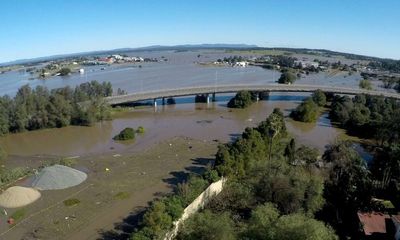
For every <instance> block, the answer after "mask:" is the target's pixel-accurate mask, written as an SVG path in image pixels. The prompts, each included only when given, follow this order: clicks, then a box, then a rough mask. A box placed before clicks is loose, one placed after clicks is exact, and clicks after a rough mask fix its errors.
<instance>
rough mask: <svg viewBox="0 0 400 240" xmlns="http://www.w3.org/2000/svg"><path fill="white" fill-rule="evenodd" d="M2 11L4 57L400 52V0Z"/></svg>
mask: <svg viewBox="0 0 400 240" xmlns="http://www.w3.org/2000/svg"><path fill="white" fill-rule="evenodd" d="M0 16H1V19H0V27H1V28H0V29H1V32H0V62H5V61H10V60H15V59H21V58H32V57H40V56H48V55H54V54H62V53H73V52H81V51H91V50H104V49H114V48H122V47H141V46H148V45H175V44H197V43H247V44H257V45H259V46H263V47H278V46H281V47H306V48H324V49H330V50H337V51H344V52H351V53H358V54H365V55H372V56H379V57H389V58H396V59H400V27H399V25H400V1H399V0H374V1H371V0H363V1H357V0H352V1H348V0H331V1H324V0H308V1H305V0H297V1H294V0H293V1H289V0H280V1H279V0H275V1H268V0H260V1H257V0H252V1H244V0H241V1H236V0H230V1H222V0H212V1H211V0H201V1H194V0H193V1H190V0H181V1H179V0H159V1H155V0H146V1H143V0H135V1H134V0H113V1H111V0H85V1H78V0H67V1H61V0H35V1H34V0H17V1H15V0H2V1H1V3H0Z"/></svg>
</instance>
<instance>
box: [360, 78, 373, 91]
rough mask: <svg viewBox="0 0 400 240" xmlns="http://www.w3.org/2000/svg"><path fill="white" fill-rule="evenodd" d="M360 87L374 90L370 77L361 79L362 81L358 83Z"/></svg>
mask: <svg viewBox="0 0 400 240" xmlns="http://www.w3.org/2000/svg"><path fill="white" fill-rule="evenodd" d="M358 85H359V86H360V88H362V89H366V90H372V84H371V81H369V80H368V79H361V80H360V83H359V84H358Z"/></svg>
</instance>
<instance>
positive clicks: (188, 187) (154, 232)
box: [131, 175, 208, 240]
mask: <svg viewBox="0 0 400 240" xmlns="http://www.w3.org/2000/svg"><path fill="white" fill-rule="evenodd" d="M206 187H208V181H207V180H205V179H203V178H201V177H199V176H194V175H193V176H190V177H189V179H188V180H187V182H185V183H182V184H179V185H178V188H177V190H176V192H177V193H176V194H174V195H171V196H168V197H165V198H163V199H160V200H156V201H153V202H152V205H151V207H150V208H149V209H148V210H147V211H146V213H145V215H144V216H143V220H142V222H141V223H140V226H139V229H136V230H135V232H134V233H133V235H132V237H131V239H137V240H139V239H162V238H163V237H164V235H165V234H166V232H167V231H168V230H170V228H171V226H172V222H173V221H174V220H177V219H179V218H180V217H181V216H182V213H183V210H184V208H185V207H186V206H187V205H189V204H190V203H191V202H192V201H193V200H194V199H195V198H197V197H198V195H200V193H201V192H203V191H204V189H205V188H206Z"/></svg>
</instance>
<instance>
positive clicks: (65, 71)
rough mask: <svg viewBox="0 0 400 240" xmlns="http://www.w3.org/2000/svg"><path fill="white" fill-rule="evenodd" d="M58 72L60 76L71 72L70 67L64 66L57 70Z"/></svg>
mask: <svg viewBox="0 0 400 240" xmlns="http://www.w3.org/2000/svg"><path fill="white" fill-rule="evenodd" d="M58 73H59V74H60V76H66V75H69V74H70V73H71V69H70V68H67V67H64V68H61V69H60V71H58Z"/></svg>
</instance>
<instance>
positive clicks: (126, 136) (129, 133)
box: [113, 127, 135, 141]
mask: <svg viewBox="0 0 400 240" xmlns="http://www.w3.org/2000/svg"><path fill="white" fill-rule="evenodd" d="M113 139H114V140H117V141H126V140H132V139H135V129H133V128H130V127H127V128H125V129H123V130H122V131H121V132H120V133H119V134H118V135H116V136H115V137H114V138H113Z"/></svg>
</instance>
